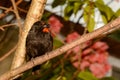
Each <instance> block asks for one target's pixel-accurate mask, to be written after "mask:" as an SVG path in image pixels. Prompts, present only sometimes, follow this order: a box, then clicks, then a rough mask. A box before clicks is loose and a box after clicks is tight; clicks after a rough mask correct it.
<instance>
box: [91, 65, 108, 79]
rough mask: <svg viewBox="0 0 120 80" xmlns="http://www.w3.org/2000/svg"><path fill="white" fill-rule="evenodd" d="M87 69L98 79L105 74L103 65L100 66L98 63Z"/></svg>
mask: <svg viewBox="0 0 120 80" xmlns="http://www.w3.org/2000/svg"><path fill="white" fill-rule="evenodd" d="M89 69H90V71H91V72H92V73H93V75H95V76H96V77H98V78H102V77H104V76H105V74H106V71H105V69H104V65H102V64H98V63H94V64H91V65H90V67H89Z"/></svg>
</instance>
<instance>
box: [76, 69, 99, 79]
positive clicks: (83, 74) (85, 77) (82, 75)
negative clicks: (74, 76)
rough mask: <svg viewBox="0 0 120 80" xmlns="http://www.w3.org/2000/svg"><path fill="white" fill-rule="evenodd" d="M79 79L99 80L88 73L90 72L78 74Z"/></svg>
mask: <svg viewBox="0 0 120 80" xmlns="http://www.w3.org/2000/svg"><path fill="white" fill-rule="evenodd" d="M78 77H79V78H80V79H82V80H98V79H97V78H96V77H94V76H93V75H92V73H90V72H88V71H81V72H80V73H79V74H78Z"/></svg>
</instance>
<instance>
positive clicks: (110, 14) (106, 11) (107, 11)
mask: <svg viewBox="0 0 120 80" xmlns="http://www.w3.org/2000/svg"><path fill="white" fill-rule="evenodd" d="M95 5H96V7H97V8H98V9H99V11H100V12H101V14H102V15H104V16H105V18H106V19H107V21H110V20H111V19H112V17H113V15H114V12H113V11H112V9H111V8H110V7H109V6H107V5H105V4H104V3H103V2H99V1H96V2H95Z"/></svg>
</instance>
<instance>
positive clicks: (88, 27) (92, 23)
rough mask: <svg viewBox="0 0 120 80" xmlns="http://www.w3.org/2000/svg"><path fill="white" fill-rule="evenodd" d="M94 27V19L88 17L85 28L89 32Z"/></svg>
mask: <svg viewBox="0 0 120 80" xmlns="http://www.w3.org/2000/svg"><path fill="white" fill-rule="evenodd" d="M94 27H95V20H94V18H92V17H90V20H89V22H88V25H87V29H88V31H89V32H92V31H93V30H94Z"/></svg>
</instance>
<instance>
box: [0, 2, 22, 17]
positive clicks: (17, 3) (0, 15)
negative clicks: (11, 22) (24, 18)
mask: <svg viewBox="0 0 120 80" xmlns="http://www.w3.org/2000/svg"><path fill="white" fill-rule="evenodd" d="M22 1H23V0H18V1H17V2H16V5H19V4H20V3H21V2H22ZM4 9H5V8H4ZM10 11H12V6H11V7H9V8H8V9H6V11H4V13H2V14H0V19H1V18H3V17H5V16H6V14H7V13H9V12H10Z"/></svg>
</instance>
